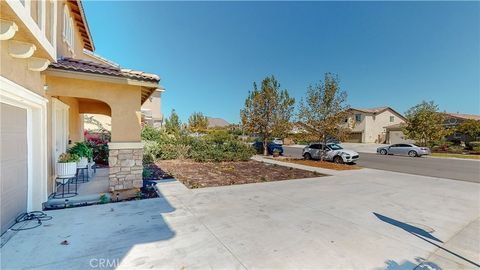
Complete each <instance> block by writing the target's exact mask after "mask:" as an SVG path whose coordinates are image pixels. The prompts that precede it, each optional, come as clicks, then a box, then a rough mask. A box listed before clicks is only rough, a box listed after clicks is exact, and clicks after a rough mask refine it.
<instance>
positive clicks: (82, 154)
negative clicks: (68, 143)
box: [68, 142, 93, 168]
mask: <svg viewBox="0 0 480 270" xmlns="http://www.w3.org/2000/svg"><path fill="white" fill-rule="evenodd" d="M68 152H69V153H70V154H75V155H77V156H78V157H79V158H80V161H79V162H78V163H77V167H78V168H85V167H87V164H88V162H89V161H91V160H92V158H93V150H92V149H91V148H90V147H88V146H87V144H86V143H84V142H76V143H75V145H74V146H73V147H72V148H70V149H69V150H68Z"/></svg>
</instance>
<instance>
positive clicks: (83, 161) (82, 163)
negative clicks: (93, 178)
mask: <svg viewBox="0 0 480 270" xmlns="http://www.w3.org/2000/svg"><path fill="white" fill-rule="evenodd" d="M87 164H88V158H86V157H82V158H80V161H79V162H77V167H78V168H85V167H87Z"/></svg>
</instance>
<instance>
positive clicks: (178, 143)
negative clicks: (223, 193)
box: [142, 127, 254, 164]
mask: <svg viewBox="0 0 480 270" xmlns="http://www.w3.org/2000/svg"><path fill="white" fill-rule="evenodd" d="M142 134H143V135H142V138H144V139H145V138H150V139H154V140H145V141H144V143H145V144H144V157H143V161H144V163H146V164H148V163H152V162H154V161H155V160H156V159H166V160H168V159H188V158H191V159H194V160H195V161H198V162H207V161H215V162H220V161H240V160H248V159H250V157H251V156H252V155H253V154H254V150H253V149H252V148H251V147H250V146H249V145H248V144H245V143H243V142H241V141H239V140H236V139H234V136H232V135H231V134H229V133H228V132H226V131H223V130H215V131H212V132H210V133H209V134H205V135H203V136H200V137H194V136H189V135H187V134H177V135H171V134H167V133H166V132H164V131H163V130H157V129H153V128H149V127H148V128H145V127H144V130H143V131H142Z"/></svg>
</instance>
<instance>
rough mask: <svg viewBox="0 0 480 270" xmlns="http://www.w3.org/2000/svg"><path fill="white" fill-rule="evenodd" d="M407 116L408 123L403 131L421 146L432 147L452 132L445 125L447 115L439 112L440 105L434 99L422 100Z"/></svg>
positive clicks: (409, 110)
mask: <svg viewBox="0 0 480 270" xmlns="http://www.w3.org/2000/svg"><path fill="white" fill-rule="evenodd" d="M405 118H406V119H407V123H406V125H405V126H404V127H403V133H404V134H405V136H406V137H407V138H408V139H412V140H415V142H416V143H417V144H419V145H420V146H430V147H432V146H433V145H434V144H435V142H437V141H440V140H442V139H443V138H445V136H447V135H448V134H449V133H450V132H451V131H450V130H448V129H446V128H445V126H444V125H443V123H444V121H445V115H444V114H443V113H439V112H438V105H436V104H435V103H434V102H433V101H430V102H427V101H422V103H420V104H417V105H415V106H413V107H412V108H410V109H408V111H407V112H406V113H405Z"/></svg>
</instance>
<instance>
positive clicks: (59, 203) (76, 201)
mask: <svg viewBox="0 0 480 270" xmlns="http://www.w3.org/2000/svg"><path fill="white" fill-rule="evenodd" d="M79 178H80V179H79V180H81V178H82V177H81V176H80V177H79ZM75 185H77V187H76V192H77V193H78V194H77V195H76V196H73V197H69V198H54V197H53V196H50V197H49V199H48V201H47V202H46V203H45V206H44V208H45V209H58V208H66V207H74V206H83V205H91V204H97V203H100V202H101V196H102V195H103V194H105V195H104V196H107V198H108V199H109V200H110V194H109V191H110V184H109V168H98V169H96V173H93V174H92V175H91V176H90V177H89V178H88V181H87V182H82V181H78V182H77V184H75V182H73V183H70V187H71V189H75ZM57 190H58V191H59V192H60V193H61V191H62V187H58V188H57Z"/></svg>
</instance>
